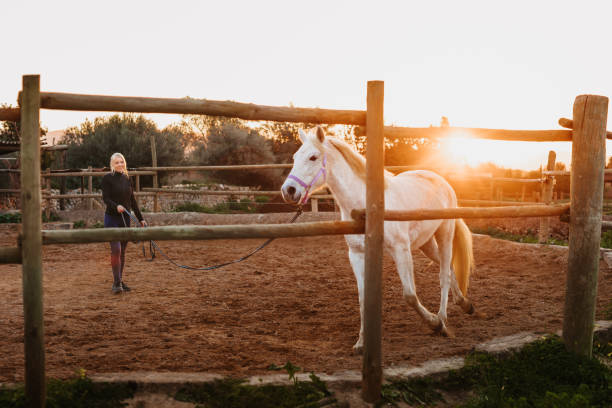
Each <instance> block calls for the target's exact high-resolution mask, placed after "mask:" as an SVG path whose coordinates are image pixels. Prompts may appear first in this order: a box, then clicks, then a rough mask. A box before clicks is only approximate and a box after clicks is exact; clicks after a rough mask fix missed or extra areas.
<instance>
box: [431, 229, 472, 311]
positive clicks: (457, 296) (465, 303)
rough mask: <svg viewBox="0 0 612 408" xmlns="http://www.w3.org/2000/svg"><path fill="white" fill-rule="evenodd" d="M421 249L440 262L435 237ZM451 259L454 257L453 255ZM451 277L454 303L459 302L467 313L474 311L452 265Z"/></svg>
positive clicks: (433, 259)
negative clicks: (460, 286)
mask: <svg viewBox="0 0 612 408" xmlns="http://www.w3.org/2000/svg"><path fill="white" fill-rule="evenodd" d="M420 249H421V251H423V253H424V254H425V256H427V257H428V258H429V259H431V260H432V261H434V262H435V263H437V264H440V253H439V249H438V244H437V243H436V240H435V238H433V237H432V238H431V239H430V240H429V241H427V242H426V243H425V244H424V245H423V246H421V248H420ZM451 259H452V256H451ZM450 278H451V280H450V290H451V293H452V294H453V303H456V304H458V305H459V306H460V307H461V309H463V311H464V312H466V313H467V314H472V313H474V305H473V304H472V302H471V301H470V300H469V299H468V298H467V297H465V296H463V293H461V289H459V284H458V283H457V277H456V276H455V274H454V273H453V272H452V267H451V274H450Z"/></svg>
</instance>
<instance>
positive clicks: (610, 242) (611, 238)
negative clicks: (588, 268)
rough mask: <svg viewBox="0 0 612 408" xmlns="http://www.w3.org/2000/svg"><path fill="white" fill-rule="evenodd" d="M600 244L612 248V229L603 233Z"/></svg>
mask: <svg viewBox="0 0 612 408" xmlns="http://www.w3.org/2000/svg"><path fill="white" fill-rule="evenodd" d="M599 246H600V247H602V248H612V231H604V232H602V233H601V243H600V244H599Z"/></svg>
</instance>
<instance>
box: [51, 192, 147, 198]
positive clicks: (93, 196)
mask: <svg viewBox="0 0 612 408" xmlns="http://www.w3.org/2000/svg"><path fill="white" fill-rule="evenodd" d="M134 195H135V196H137V197H141V196H145V197H146V196H154V195H155V193H150V192H143V191H134ZM79 198H83V199H85V198H102V194H100V193H92V194H89V193H84V194H45V193H43V199H45V200H59V199H69V200H72V199H79Z"/></svg>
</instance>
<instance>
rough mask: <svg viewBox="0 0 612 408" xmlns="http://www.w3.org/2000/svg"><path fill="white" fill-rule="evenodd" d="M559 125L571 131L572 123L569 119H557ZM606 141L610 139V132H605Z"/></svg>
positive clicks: (611, 134) (611, 137)
mask: <svg viewBox="0 0 612 408" xmlns="http://www.w3.org/2000/svg"><path fill="white" fill-rule="evenodd" d="M559 125H560V126H561V127H564V128H566V129H573V128H574V121H573V120H571V119H567V118H561V119H559ZM606 139H612V132H610V131H606Z"/></svg>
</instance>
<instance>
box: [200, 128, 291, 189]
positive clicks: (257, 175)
mask: <svg viewBox="0 0 612 408" xmlns="http://www.w3.org/2000/svg"><path fill="white" fill-rule="evenodd" d="M189 161H190V162H191V163H193V164H197V165H210V166H214V165H217V166H224V165H239V164H269V163H274V161H275V157H274V154H273V152H272V143H271V141H270V140H269V139H267V138H265V137H264V136H262V135H261V134H260V133H259V132H258V131H257V130H256V129H251V128H249V127H246V126H244V125H243V124H236V123H234V122H224V121H222V122H220V123H218V124H213V126H211V127H209V128H208V131H207V134H206V139H205V140H202V141H200V142H199V143H198V144H197V145H196V147H195V148H194V150H193V151H192V152H191V154H190V156H189ZM281 173H282V171H279V170H240V171H237V170H228V171H217V172H214V173H213V176H214V177H215V178H217V179H218V180H219V181H222V182H225V183H229V184H235V185H242V186H261V187H263V188H265V189H276V188H278V187H279V185H280V181H281Z"/></svg>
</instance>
